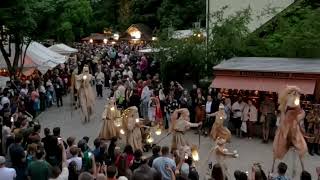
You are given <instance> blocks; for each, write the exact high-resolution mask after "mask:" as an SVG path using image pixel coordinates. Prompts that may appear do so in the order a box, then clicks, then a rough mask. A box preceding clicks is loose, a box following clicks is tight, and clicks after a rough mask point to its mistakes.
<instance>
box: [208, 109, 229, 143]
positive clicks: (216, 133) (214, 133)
mask: <svg viewBox="0 0 320 180" xmlns="http://www.w3.org/2000/svg"><path fill="white" fill-rule="evenodd" d="M208 116H209V117H213V116H215V117H216V119H215V122H214V124H213V126H212V128H211V132H210V136H211V138H212V139H213V141H216V140H217V138H218V137H221V138H223V139H225V140H226V141H227V142H229V141H230V139H231V132H230V131H229V129H228V128H226V127H224V126H223V122H224V121H225V120H226V119H227V115H226V113H225V110H224V105H223V104H220V105H219V110H218V111H217V112H215V113H212V114H208Z"/></svg>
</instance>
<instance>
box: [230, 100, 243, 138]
mask: <svg viewBox="0 0 320 180" xmlns="http://www.w3.org/2000/svg"><path fill="white" fill-rule="evenodd" d="M244 107H245V103H244V102H243V101H242V97H239V98H238V101H237V102H235V103H233V105H232V107H231V110H232V113H233V116H232V118H233V123H234V127H235V129H236V136H238V137H241V130H240V128H241V125H242V117H243V115H242V114H243V110H244Z"/></svg>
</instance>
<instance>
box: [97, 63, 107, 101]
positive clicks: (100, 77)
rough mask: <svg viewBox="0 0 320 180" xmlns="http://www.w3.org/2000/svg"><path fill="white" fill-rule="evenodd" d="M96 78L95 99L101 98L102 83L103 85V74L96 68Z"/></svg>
mask: <svg viewBox="0 0 320 180" xmlns="http://www.w3.org/2000/svg"><path fill="white" fill-rule="evenodd" d="M95 78H96V91H97V97H103V93H102V92H103V83H104V78H105V77H104V74H103V72H101V68H98V72H96V74H95Z"/></svg>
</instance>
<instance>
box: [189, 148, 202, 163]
mask: <svg viewBox="0 0 320 180" xmlns="http://www.w3.org/2000/svg"><path fill="white" fill-rule="evenodd" d="M191 155H192V159H193V160H194V161H199V160H200V158H199V152H198V148H197V146H193V147H192V148H191Z"/></svg>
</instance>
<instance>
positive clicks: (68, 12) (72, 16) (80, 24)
mask: <svg viewBox="0 0 320 180" xmlns="http://www.w3.org/2000/svg"><path fill="white" fill-rule="evenodd" d="M55 3H56V10H57V11H56V14H55V18H56V19H57V20H56V23H55V24H54V27H53V29H55V30H56V32H55V34H56V38H57V40H58V41H60V42H74V41H75V40H79V39H80V38H81V37H82V36H83V35H84V34H87V33H88V32H86V30H87V29H88V27H89V24H90V20H91V18H92V8H91V4H90V2H89V0H57V1H56V2H55Z"/></svg>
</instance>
